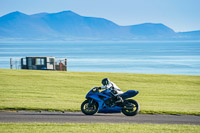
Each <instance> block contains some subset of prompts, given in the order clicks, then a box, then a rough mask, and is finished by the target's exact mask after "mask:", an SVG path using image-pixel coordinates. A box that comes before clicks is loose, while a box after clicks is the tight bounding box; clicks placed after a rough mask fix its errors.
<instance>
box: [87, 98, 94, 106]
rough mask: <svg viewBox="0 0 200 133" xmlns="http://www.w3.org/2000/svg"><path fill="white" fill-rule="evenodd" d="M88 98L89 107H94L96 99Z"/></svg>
mask: <svg viewBox="0 0 200 133" xmlns="http://www.w3.org/2000/svg"><path fill="white" fill-rule="evenodd" d="M88 100H89V104H88V107H93V104H94V99H88Z"/></svg>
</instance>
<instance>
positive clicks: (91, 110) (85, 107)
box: [81, 100, 98, 115]
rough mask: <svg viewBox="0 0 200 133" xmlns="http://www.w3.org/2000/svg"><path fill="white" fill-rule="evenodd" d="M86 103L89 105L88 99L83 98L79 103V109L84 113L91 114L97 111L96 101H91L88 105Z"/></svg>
mask: <svg viewBox="0 0 200 133" xmlns="http://www.w3.org/2000/svg"><path fill="white" fill-rule="evenodd" d="M88 105H89V100H85V101H84V102H83V103H82V104H81V111H82V112H83V113H84V114H85V115H93V114H95V113H96V112H97V110H98V104H97V102H95V101H93V103H92V104H91V105H90V107H88Z"/></svg>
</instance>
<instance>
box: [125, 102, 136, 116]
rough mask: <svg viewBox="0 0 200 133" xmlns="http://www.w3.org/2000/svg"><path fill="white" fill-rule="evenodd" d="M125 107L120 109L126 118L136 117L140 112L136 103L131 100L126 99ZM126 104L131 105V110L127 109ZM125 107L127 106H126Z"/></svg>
mask: <svg viewBox="0 0 200 133" xmlns="http://www.w3.org/2000/svg"><path fill="white" fill-rule="evenodd" d="M125 103H126V104H125V106H124V107H123V109H122V113H123V114H124V115H126V116H134V115H137V114H138V113H139V111H140V106H139V104H138V103H137V101H135V100H132V99H128V100H126V101H125ZM128 104H129V105H130V104H131V105H132V106H133V108H131V109H130V108H127V106H128ZM126 105H127V106H126Z"/></svg>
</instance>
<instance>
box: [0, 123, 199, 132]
mask: <svg viewBox="0 0 200 133" xmlns="http://www.w3.org/2000/svg"><path fill="white" fill-rule="evenodd" d="M0 131H1V132H3V133H40V132H41V133H49V132H53V133H57V132H58V133H79V132H81V133H172V132H173V133H198V132H200V126H197V125H166V124H160V125H159V124H128V123H126V124H125V123H123V124H108V123H96V124H83V123H73V124H72V123H66V124H55V123H51V124H50V123H0Z"/></svg>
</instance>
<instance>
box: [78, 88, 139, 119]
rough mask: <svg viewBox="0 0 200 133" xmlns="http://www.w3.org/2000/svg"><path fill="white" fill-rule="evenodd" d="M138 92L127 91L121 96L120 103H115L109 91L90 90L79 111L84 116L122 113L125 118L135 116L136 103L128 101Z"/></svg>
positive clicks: (137, 108)
mask: <svg viewBox="0 0 200 133" xmlns="http://www.w3.org/2000/svg"><path fill="white" fill-rule="evenodd" d="M138 93H139V91H135V90H129V91H127V92H125V93H123V94H121V95H119V96H120V97H121V98H122V101H121V102H116V100H117V99H116V97H115V96H114V94H113V92H112V91H111V90H109V89H106V90H103V91H100V89H99V87H94V88H92V89H91V90H90V91H89V92H88V93H87V95H86V99H87V100H85V101H84V102H83V103H82V104H81V111H82V112H83V113H84V114H86V115H93V114H95V113H96V112H98V113H121V112H122V113H123V114H124V115H127V116H134V115H136V114H137V113H138V112H139V110H140V106H139V104H138V103H137V101H135V100H133V99H128V98H131V97H134V96H136V95H137V94H138Z"/></svg>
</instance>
